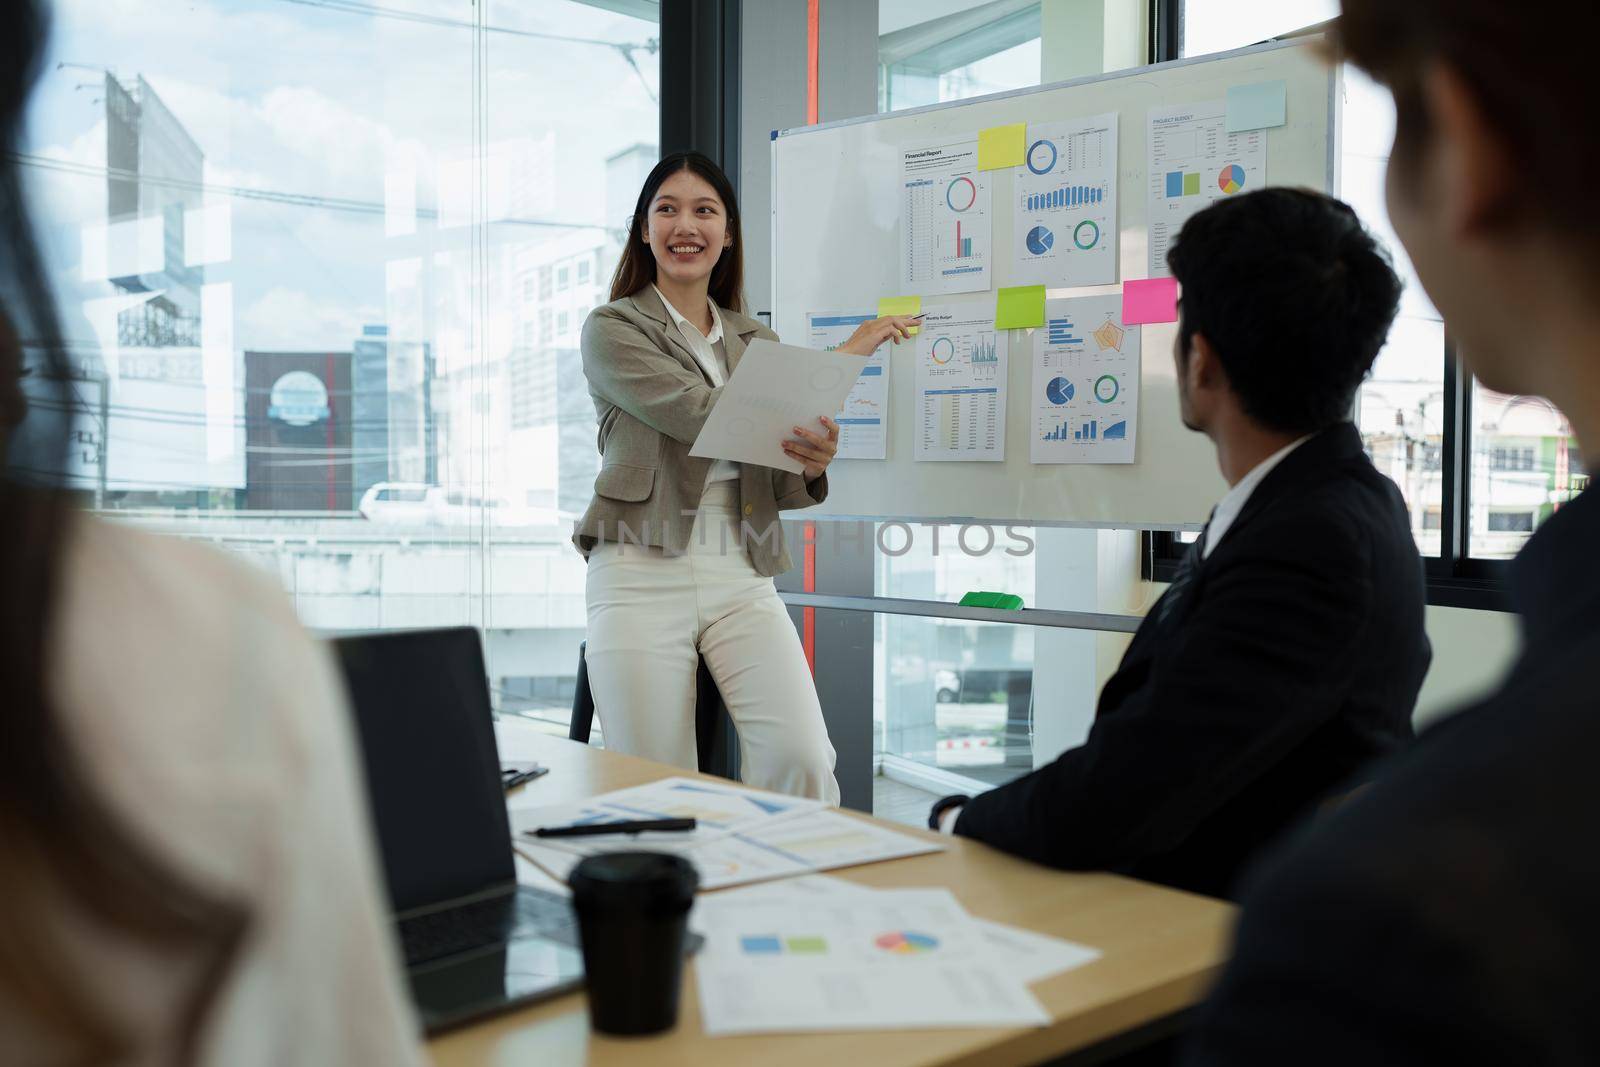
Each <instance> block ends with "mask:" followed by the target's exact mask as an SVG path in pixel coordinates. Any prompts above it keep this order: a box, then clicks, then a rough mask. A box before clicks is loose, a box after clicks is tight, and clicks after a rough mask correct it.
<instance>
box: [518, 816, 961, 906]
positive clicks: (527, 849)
mask: <svg viewBox="0 0 1600 1067" xmlns="http://www.w3.org/2000/svg"><path fill="white" fill-rule="evenodd" d="M512 821H513V826H516V827H522V826H524V825H525V822H524V819H523V817H522V813H517V814H516V815H515V816H514V817H513V820H512ZM696 835H701V836H696ZM642 838H648V840H647V841H642V840H641V839H642ZM516 847H517V850H518V851H519V852H521V853H522V854H523V855H524V856H526V857H527V858H528V859H530V860H532V861H533V862H535V863H537V864H538V865H539V866H540V867H542V868H544V869H545V870H546V871H548V872H549V873H550V874H552V875H554V876H555V877H557V878H560V879H562V880H565V879H566V877H567V875H568V874H570V873H571V871H572V868H573V867H575V866H577V864H578V861H579V860H581V859H582V858H583V857H584V856H590V855H599V854H601V853H605V852H625V851H631V850H633V849H635V848H650V849H654V850H656V851H661V852H671V853H673V854H675V855H681V856H683V857H685V858H686V859H688V860H689V861H690V862H691V863H693V864H694V865H695V868H696V869H697V870H698V871H699V872H700V888H701V889H723V888H726V887H728V886H735V885H746V884H749V883H751V882H761V881H766V880H768V879H771V878H785V877H788V876H790V875H796V874H807V873H810V872H813V871H823V870H833V869H836V868H839V867H852V866H856V865H858V864H863V863H877V862H879V861H882V860H891V859H899V858H901V857H903V856H917V855H922V854H924V853H928V852H938V851H940V850H942V849H943V848H944V846H943V845H941V844H939V843H937V842H934V841H929V840H927V839H926V838H921V837H912V836H911V835H909V834H901V833H896V832H895V831H893V830H888V829H885V828H883V827H880V826H876V825H874V824H873V823H870V822H866V821H864V820H861V819H853V818H851V817H850V816H848V815H844V814H841V813H840V812H837V811H832V810H828V809H821V810H807V811H804V812H802V813H800V814H778V815H773V816H771V817H770V818H769V819H766V820H764V821H761V822H759V823H756V824H754V825H749V826H746V828H744V829H742V830H739V831H736V832H733V833H726V832H717V831H711V832H710V833H709V834H704V835H702V831H701V830H700V829H699V828H696V830H695V831H693V832H692V833H688V834H684V833H677V834H670V833H669V834H638V835H633V834H625V835H602V836H598V837H576V838H533V837H529V836H527V835H526V834H518V835H517V839H516Z"/></svg>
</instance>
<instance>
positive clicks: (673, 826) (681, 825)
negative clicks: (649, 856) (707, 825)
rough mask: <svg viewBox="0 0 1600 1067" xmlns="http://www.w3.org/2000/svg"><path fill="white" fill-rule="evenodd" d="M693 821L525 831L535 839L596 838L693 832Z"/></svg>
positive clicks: (645, 821)
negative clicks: (599, 836)
mask: <svg viewBox="0 0 1600 1067" xmlns="http://www.w3.org/2000/svg"><path fill="white" fill-rule="evenodd" d="M694 827H695V822H694V820H693V819H634V820H627V821H623V822H592V823H582V824H580V825H578V826H541V827H539V828H538V829H537V830H524V831H523V833H525V834H528V835H530V836H533V837H595V836H597V835H599V834H643V833H673V832H681V831H684V830H693V829H694Z"/></svg>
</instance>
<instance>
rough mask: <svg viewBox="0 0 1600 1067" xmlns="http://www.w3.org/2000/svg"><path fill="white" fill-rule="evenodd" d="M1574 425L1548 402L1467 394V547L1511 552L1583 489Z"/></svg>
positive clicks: (1489, 555) (1495, 555) (1486, 555)
mask: <svg viewBox="0 0 1600 1067" xmlns="http://www.w3.org/2000/svg"><path fill="white" fill-rule="evenodd" d="M1574 456H1575V449H1574V448H1573V447H1572V427H1571V426H1570V425H1569V424H1568V422H1567V420H1566V417H1565V416H1564V415H1562V414H1561V412H1560V411H1558V410H1556V408H1555V406H1554V405H1552V404H1550V403H1549V402H1548V401H1546V400H1543V399H1540V398H1537V397H1527V396H1505V395H1503V394H1501V393H1496V392H1494V391H1492V390H1489V389H1485V388H1484V387H1483V386H1481V385H1477V384H1474V386H1473V392H1472V452H1471V454H1470V458H1471V467H1470V471H1471V483H1470V485H1469V486H1468V497H1467V498H1468V502H1469V508H1470V511H1471V517H1470V524H1469V527H1468V529H1469V532H1470V542H1469V549H1470V551H1471V554H1472V555H1473V556H1475V557H1477V558H1480V559H1505V558H1509V557H1511V556H1514V555H1516V553H1517V550H1518V549H1519V548H1521V547H1522V545H1523V544H1524V543H1525V542H1526V541H1527V539H1528V536H1529V535H1531V534H1532V533H1533V531H1534V530H1535V529H1536V528H1537V527H1538V525H1539V523H1541V522H1543V521H1544V520H1545V519H1547V518H1549V517H1550V516H1551V515H1553V514H1555V512H1556V510H1557V509H1558V508H1560V507H1561V505H1562V504H1565V503H1566V502H1567V501H1569V500H1571V499H1572V498H1573V497H1574V496H1576V495H1577V494H1578V492H1579V491H1580V490H1581V489H1582V488H1583V487H1584V486H1585V485H1587V484H1588V481H1587V479H1586V478H1585V477H1584V474H1583V468H1582V465H1581V464H1580V465H1579V466H1578V467H1577V468H1576V469H1574V467H1573V464H1572V459H1573V458H1574Z"/></svg>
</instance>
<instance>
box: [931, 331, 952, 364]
mask: <svg viewBox="0 0 1600 1067" xmlns="http://www.w3.org/2000/svg"><path fill="white" fill-rule="evenodd" d="M929 354H930V355H932V356H933V361H934V362H935V363H940V364H943V363H949V362H950V360H951V358H952V357H954V356H955V354H956V343H955V342H954V341H952V340H950V338H948V337H935V338H934V339H933V349H932V351H931V352H930V353H929Z"/></svg>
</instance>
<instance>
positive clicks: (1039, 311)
mask: <svg viewBox="0 0 1600 1067" xmlns="http://www.w3.org/2000/svg"><path fill="white" fill-rule="evenodd" d="M1043 325H1044V286H1042V285H1017V286H1013V287H1012V288H1010V289H1001V290H1000V291H999V292H998V293H997V294H996V295H995V301H994V328H995V329H997V330H1026V329H1027V328H1029V327H1030V326H1043Z"/></svg>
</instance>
